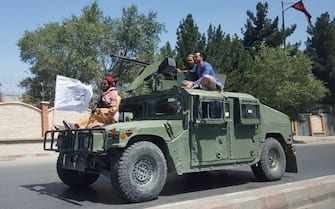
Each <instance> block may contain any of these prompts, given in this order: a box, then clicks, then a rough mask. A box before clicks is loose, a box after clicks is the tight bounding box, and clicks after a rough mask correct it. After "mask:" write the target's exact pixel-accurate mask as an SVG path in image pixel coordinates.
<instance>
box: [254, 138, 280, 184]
mask: <svg viewBox="0 0 335 209" xmlns="http://www.w3.org/2000/svg"><path fill="white" fill-rule="evenodd" d="M285 168H286V157H285V152H284V149H283V147H282V146H281V144H280V143H279V142H278V141H277V140H276V139H275V138H268V139H266V140H265V144H264V146H263V148H262V153H261V158H260V160H259V161H258V162H257V163H256V164H254V165H252V166H251V169H252V172H253V173H254V175H255V176H256V177H257V178H258V179H259V180H262V181H275V180H280V179H281V177H282V176H283V175H284V172H285Z"/></svg>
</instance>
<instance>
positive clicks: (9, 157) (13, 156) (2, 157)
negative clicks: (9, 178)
mask: <svg viewBox="0 0 335 209" xmlns="http://www.w3.org/2000/svg"><path fill="white" fill-rule="evenodd" d="M57 154H58V153H51V152H50V153H45V152H43V153H42V152H41V153H35V154H10V155H0V161H4V160H17V159H23V158H34V157H50V156H55V155H57Z"/></svg>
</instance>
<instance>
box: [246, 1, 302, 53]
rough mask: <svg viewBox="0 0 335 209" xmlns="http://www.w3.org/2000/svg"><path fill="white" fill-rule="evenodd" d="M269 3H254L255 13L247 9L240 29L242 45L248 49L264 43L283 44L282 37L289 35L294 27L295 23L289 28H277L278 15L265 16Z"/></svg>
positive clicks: (271, 45) (255, 48) (256, 47)
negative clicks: (243, 23)
mask: <svg viewBox="0 0 335 209" xmlns="http://www.w3.org/2000/svg"><path fill="white" fill-rule="evenodd" d="M268 7H269V4H268V3H267V2H265V3H264V4H262V3H261V2H258V3H257V5H256V15H255V14H254V13H253V12H252V11H250V10H248V11H247V16H248V19H247V23H246V24H245V25H244V27H245V30H243V29H242V33H243V35H244V39H243V45H244V47H245V48H247V49H249V50H257V49H258V47H259V46H261V45H262V44H265V45H267V46H270V47H279V46H281V45H282V44H283V40H284V38H286V37H288V36H290V35H291V34H292V33H293V32H294V30H295V29H296V25H292V26H291V27H289V28H285V30H283V29H279V27H278V21H279V19H278V16H277V17H275V18H274V20H273V21H272V20H271V19H269V18H267V13H268Z"/></svg>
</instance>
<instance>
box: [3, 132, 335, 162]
mask: <svg viewBox="0 0 335 209" xmlns="http://www.w3.org/2000/svg"><path fill="white" fill-rule="evenodd" d="M294 142H295V143H296V144H317V143H335V136H295V137H294ZM51 155H58V153H56V152H53V151H44V150H43V140H23V141H20V140H16V141H12V140H11V141H0V160H7V159H15V158H24V157H45V156H51Z"/></svg>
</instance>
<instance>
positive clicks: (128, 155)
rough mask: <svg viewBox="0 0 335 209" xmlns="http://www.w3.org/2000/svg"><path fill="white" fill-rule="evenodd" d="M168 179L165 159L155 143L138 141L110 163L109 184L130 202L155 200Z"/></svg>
mask: <svg viewBox="0 0 335 209" xmlns="http://www.w3.org/2000/svg"><path fill="white" fill-rule="evenodd" d="M166 176H167V165H166V159H165V157H164V154H163V152H162V151H161V150H160V148H159V147H157V146H156V145H155V144H153V143H151V142H147V141H142V142H137V143H135V144H133V145H131V146H129V147H128V148H127V149H125V150H124V152H123V153H122V154H121V156H119V157H118V159H115V160H113V161H112V165H111V183H112V185H113V188H114V189H115V191H116V193H117V194H118V195H119V196H120V197H121V198H123V199H125V200H127V201H129V202H144V201H149V200H152V199H154V198H156V197H157V196H158V195H159V193H160V192H161V190H162V189H163V187H164V185H165V181H166Z"/></svg>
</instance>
